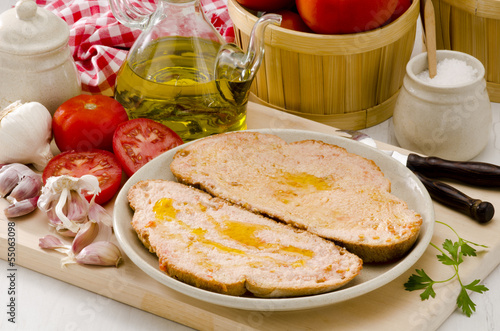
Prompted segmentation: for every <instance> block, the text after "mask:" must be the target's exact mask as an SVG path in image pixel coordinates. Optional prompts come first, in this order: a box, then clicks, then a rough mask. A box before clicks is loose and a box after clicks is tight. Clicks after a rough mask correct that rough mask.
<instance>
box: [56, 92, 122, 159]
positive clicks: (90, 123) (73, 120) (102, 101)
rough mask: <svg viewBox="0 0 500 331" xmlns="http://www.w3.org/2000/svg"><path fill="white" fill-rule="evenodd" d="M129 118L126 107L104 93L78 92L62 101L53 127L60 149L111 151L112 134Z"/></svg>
mask: <svg viewBox="0 0 500 331" xmlns="http://www.w3.org/2000/svg"><path fill="white" fill-rule="evenodd" d="M127 120H128V115H127V112H126V111H125V108H124V107H123V106H122V105H121V104H120V103H119V102H118V101H116V100H115V99H113V98H111V97H108V96H105V95H87V94H81V95H78V96H76V97H73V98H71V99H69V100H67V101H65V102H64V103H63V104H62V105H60V106H59V108H57V110H56V111H55V113H54V116H53V119H52V130H53V133H54V140H55V142H56V145H57V147H59V149H60V150H61V151H69V150H78V151H88V150H91V149H95V148H97V149H104V150H107V151H110V152H112V151H113V133H114V132H115V129H116V127H117V126H118V124H120V123H122V122H125V121H127Z"/></svg>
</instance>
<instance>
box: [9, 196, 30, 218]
mask: <svg viewBox="0 0 500 331" xmlns="http://www.w3.org/2000/svg"><path fill="white" fill-rule="evenodd" d="M37 201H38V196H36V197H33V198H30V199H25V200H21V201H17V202H15V203H13V204H11V205H10V206H8V207H7V208H5V209H4V214H5V216H6V217H7V218H13V217H20V216H24V215H27V214H29V213H31V212H32V211H34V210H35V209H36V203H37Z"/></svg>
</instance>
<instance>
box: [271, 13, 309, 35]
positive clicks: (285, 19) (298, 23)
mask: <svg viewBox="0 0 500 331" xmlns="http://www.w3.org/2000/svg"><path fill="white" fill-rule="evenodd" d="M276 14H279V15H281V25H280V26H281V27H282V28H285V29H290V30H295V31H301V32H313V31H312V30H311V29H310V28H309V27H308V26H307V25H306V23H304V21H303V20H302V18H301V17H300V15H299V14H297V13H295V12H293V11H291V10H278V11H277V12H276Z"/></svg>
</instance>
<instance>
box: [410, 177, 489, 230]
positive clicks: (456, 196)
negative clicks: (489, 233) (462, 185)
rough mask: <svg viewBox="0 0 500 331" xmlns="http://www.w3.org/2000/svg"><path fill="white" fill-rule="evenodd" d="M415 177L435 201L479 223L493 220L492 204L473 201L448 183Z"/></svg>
mask: <svg viewBox="0 0 500 331" xmlns="http://www.w3.org/2000/svg"><path fill="white" fill-rule="evenodd" d="M415 175H416V176H417V177H418V179H420V181H421V182H422V183H423V184H424V186H425V188H426V189H427V191H428V192H429V194H430V196H431V197H432V198H433V199H434V200H436V201H439V202H441V203H442V204H444V205H446V206H448V207H452V208H454V209H456V210H458V211H459V212H461V213H462V214H465V215H467V216H470V217H472V219H474V220H475V221H477V222H478V223H487V222H489V221H490V220H491V219H492V218H493V215H494V214H495V208H494V207H493V205H492V204H491V203H490V202H486V201H481V200H478V199H473V198H471V197H469V196H467V195H466V194H464V193H462V192H460V191H459V190H457V189H456V188H454V187H452V186H450V185H448V184H446V183H443V182H439V181H435V180H432V179H430V178H428V177H425V176H424V175H422V174H419V173H417V172H415Z"/></svg>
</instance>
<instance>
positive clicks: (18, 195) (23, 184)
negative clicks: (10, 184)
mask: <svg viewBox="0 0 500 331" xmlns="http://www.w3.org/2000/svg"><path fill="white" fill-rule="evenodd" d="M41 188H42V176H41V175H39V174H37V173H35V172H33V171H31V169H30V173H26V175H25V176H23V177H22V178H21V181H20V182H19V183H18V184H17V186H16V187H15V188H14V189H13V190H12V192H11V193H10V194H9V197H8V198H7V200H9V201H11V202H13V201H21V200H24V199H30V198H33V197H35V196H39V195H40V190H41Z"/></svg>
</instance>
